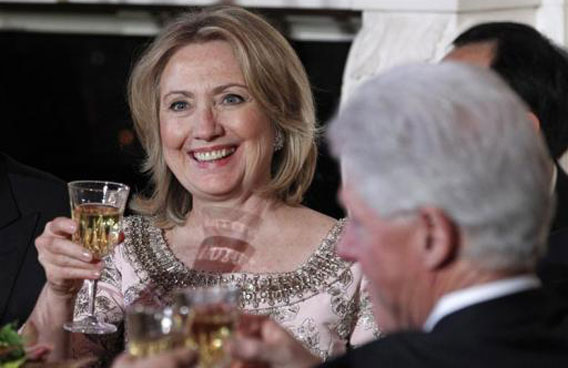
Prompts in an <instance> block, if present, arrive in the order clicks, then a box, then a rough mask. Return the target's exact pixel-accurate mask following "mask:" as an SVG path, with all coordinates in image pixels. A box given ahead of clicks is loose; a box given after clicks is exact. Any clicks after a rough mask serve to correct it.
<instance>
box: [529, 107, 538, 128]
mask: <svg viewBox="0 0 568 368" xmlns="http://www.w3.org/2000/svg"><path fill="white" fill-rule="evenodd" d="M527 117H528V118H529V120H530V122H531V123H532V124H533V126H534V127H535V128H536V130H540V119H539V118H538V116H536V115H535V114H534V113H533V112H532V111H529V112H527Z"/></svg>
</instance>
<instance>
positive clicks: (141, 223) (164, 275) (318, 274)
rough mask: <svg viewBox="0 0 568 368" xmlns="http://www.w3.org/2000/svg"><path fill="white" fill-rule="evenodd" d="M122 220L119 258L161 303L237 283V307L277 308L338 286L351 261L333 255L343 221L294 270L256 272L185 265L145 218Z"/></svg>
mask: <svg viewBox="0 0 568 368" xmlns="http://www.w3.org/2000/svg"><path fill="white" fill-rule="evenodd" d="M125 222H126V225H127V226H126V229H125V235H126V239H127V241H125V242H124V243H123V244H122V246H123V251H124V256H125V257H126V258H127V259H128V260H129V262H130V263H131V264H132V265H133V267H134V270H135V272H136V274H137V275H138V277H139V278H140V281H141V283H142V284H145V285H152V286H153V287H154V288H155V289H154V290H153V291H154V293H156V294H157V295H158V296H159V297H160V298H162V299H163V300H165V301H167V299H168V298H169V295H170V294H171V292H172V291H173V290H175V289H178V288H184V287H203V286H212V285H238V286H240V287H241V288H242V295H241V307H242V308H244V309H252V308H254V309H258V308H268V309H272V308H280V307H284V306H289V305H291V304H294V303H297V302H300V301H302V300H305V299H308V298H310V297H311V296H313V295H315V294H317V293H320V292H322V291H325V290H326V289H327V288H328V287H329V286H331V285H332V284H334V283H336V282H340V283H342V284H344V283H345V282H346V281H348V279H349V278H350V277H351V276H350V275H351V272H350V270H349V267H350V266H351V262H347V261H344V260H342V259H341V258H339V257H338V256H337V255H336V254H335V245H336V243H337V241H338V238H339V237H340V235H341V233H342V229H343V226H344V224H345V220H339V221H337V223H336V224H335V226H334V227H333V228H332V229H331V230H330V231H329V233H328V234H327V236H326V237H325V238H324V240H323V241H322V243H321V244H320V246H319V247H318V248H317V250H316V251H315V252H314V253H313V254H312V255H311V256H310V258H309V259H308V260H307V261H306V262H305V263H304V264H303V265H301V266H300V267H298V268H297V269H296V270H295V271H291V272H283V273H258V274H255V273H225V274H220V273H212V272H205V271H198V270H194V269H190V268H188V267H186V266H185V264H183V263H182V262H181V261H180V260H179V259H178V258H177V257H176V256H175V255H174V254H173V253H172V251H171V250H170V248H169V247H168V245H167V243H166V241H165V239H164V236H163V233H162V230H161V229H159V228H156V227H155V226H152V224H151V219H150V218H147V217H142V216H131V217H128V218H127V219H125ZM346 279H347V280H346Z"/></svg>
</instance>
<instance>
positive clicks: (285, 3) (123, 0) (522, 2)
mask: <svg viewBox="0 0 568 368" xmlns="http://www.w3.org/2000/svg"><path fill="white" fill-rule="evenodd" d="M545 1H546V0H545ZM553 1H556V0H553ZM63 2H64V3H69V4H101V5H104V4H115V5H116V4H118V5H120V4H123V5H148V6H153V5H160V6H207V5H213V4H219V3H222V2H223V1H220V0H1V1H0V4H2V3H12V4H17V3H19V4H33V3H43V4H58V3H63ZM231 3H234V4H236V5H240V6H244V7H253V8H254V7H263V8H281V9H289V8H293V9H336V10H355V11H361V10H389V11H442V12H460V11H479V10H497V9H512V8H519V7H536V6H538V5H539V4H540V3H541V0H234V1H232V2H231Z"/></svg>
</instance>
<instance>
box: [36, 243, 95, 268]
mask: <svg viewBox="0 0 568 368" xmlns="http://www.w3.org/2000/svg"><path fill="white" fill-rule="evenodd" d="M38 240H39V238H38ZM36 244H37V246H38V252H40V255H41V253H43V254H45V255H46V256H50V259H53V257H55V256H63V257H68V258H72V259H76V260H78V261H81V262H84V263H85V262H91V261H92V260H93V256H92V254H91V253H90V252H89V251H88V250H86V249H85V248H83V247H82V246H80V245H79V244H76V243H73V242H72V241H70V240H67V239H60V238H53V237H51V238H49V239H47V240H45V241H44V242H40V243H38V242H37V241H36Z"/></svg>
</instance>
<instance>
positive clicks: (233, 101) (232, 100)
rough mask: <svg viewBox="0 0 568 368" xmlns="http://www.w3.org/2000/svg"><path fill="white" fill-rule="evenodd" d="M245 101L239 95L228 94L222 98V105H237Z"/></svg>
mask: <svg viewBox="0 0 568 368" xmlns="http://www.w3.org/2000/svg"><path fill="white" fill-rule="evenodd" d="M244 100H245V99H244V98H242V97H241V96H239V95H235V94H229V95H226V96H225V97H223V103H224V104H228V105H237V104H240V103H241V102H243V101H244Z"/></svg>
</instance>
